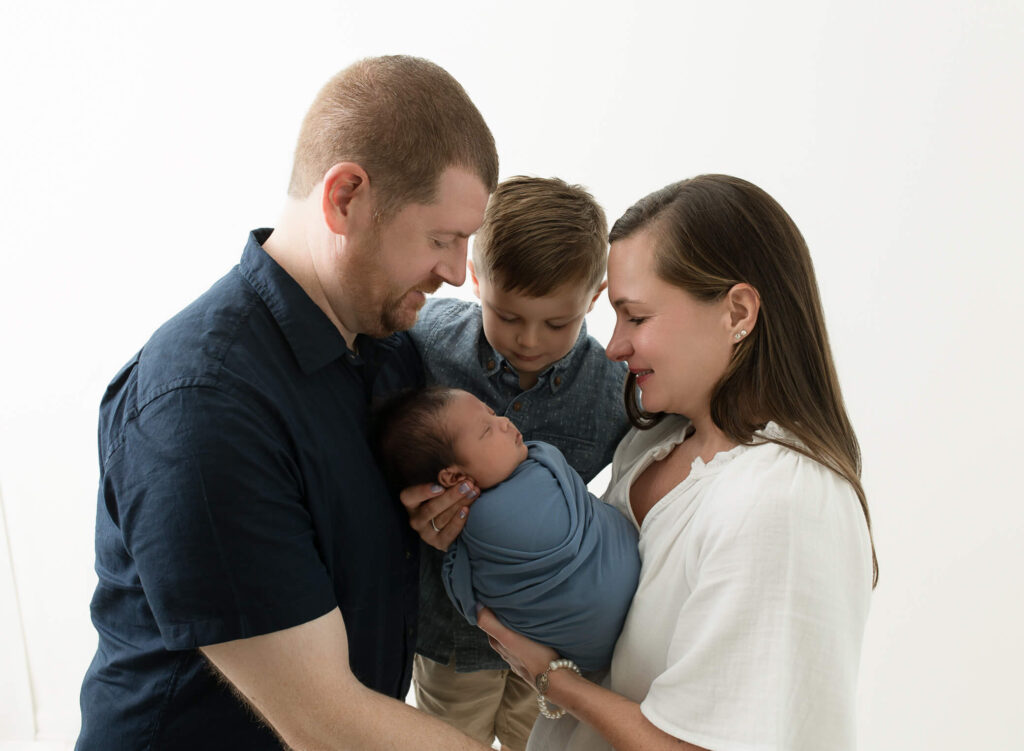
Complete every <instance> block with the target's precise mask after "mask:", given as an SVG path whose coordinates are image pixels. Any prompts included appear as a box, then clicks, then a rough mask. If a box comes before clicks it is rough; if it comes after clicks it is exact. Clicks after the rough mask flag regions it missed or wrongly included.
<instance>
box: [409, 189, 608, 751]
mask: <svg viewBox="0 0 1024 751" xmlns="http://www.w3.org/2000/svg"><path fill="white" fill-rule="evenodd" d="M607 237H608V229H607V223H606V221H605V217H604V212H603V211H602V210H601V208H600V206H598V205H597V203H596V202H595V201H594V199H593V197H592V196H591V195H590V194H589V193H588V192H587V191H585V190H583V189H582V188H580V187H579V186H573V185H568V184H566V183H565V182H563V181H562V180H558V179H540V178H530V177H514V178H511V179H509V180H506V181H505V182H503V183H501V184H500V185H499V186H498V188H497V190H496V191H495V192H494V194H493V195H492V196H491V200H490V202H489V203H488V206H487V212H486V214H485V217H484V223H483V226H482V227H481V228H480V229H479V230H478V231H477V233H476V236H475V238H474V242H473V257H472V261H471V262H470V265H469V271H470V276H471V280H472V283H473V290H474V292H475V293H476V295H477V297H478V298H479V299H480V304H479V305H478V304H476V303H471V302H465V301H462V300H451V299H431V300H429V301H428V302H427V304H426V305H425V306H424V308H423V310H422V311H421V312H420V315H419V318H418V320H417V323H416V326H415V327H414V328H413V329H412V331H411V334H412V337H413V341H414V342H415V343H416V347H417V349H418V350H419V352H420V355H421V356H422V358H423V362H424V366H425V369H426V377H427V383H441V384H444V385H446V386H451V387H455V388H460V389H464V390H466V391H468V392H470V393H471V394H473V395H474V396H476V397H477V398H479V399H480V400H481V401H482V402H484V403H485V404H487V405H488V406H489V407H491V408H492V409H493V410H494V411H495V412H496V413H498V414H499V415H503V416H506V417H508V418H509V419H511V420H512V422H513V423H514V424H515V426H516V428H517V429H518V430H519V431H521V432H522V434H523V437H524V438H525V439H526V440H541V441H545V442H547V443H550V444H552V445H554V446H556V447H557V448H558V449H559V450H560V451H561V452H562V453H563V454H564V455H565V457H566V459H567V460H568V462H569V464H570V465H571V466H572V467H573V469H575V470H576V471H577V472H578V473H579V474H580V476H581V477H582V478H583V480H584V482H590V480H592V479H593V478H594V476H595V475H597V473H598V472H600V471H601V469H603V468H604V467H605V466H606V465H607V464H608V463H609V462H610V461H611V458H612V454H613V453H614V451H615V447H616V446H617V445H618V442H619V439H620V438H622V436H623V435H624V434H625V432H626V429H627V428H628V422H627V420H626V414H625V408H624V406H623V397H622V393H623V386H624V383H625V378H626V367H625V365H624V364H623V363H613V362H611V361H610V360H608V358H607V357H605V354H604V348H603V347H601V345H600V344H598V342H597V341H596V340H594V339H593V338H591V337H590V336H588V335H587V333H586V325H585V323H584V321H583V319H584V316H585V315H586V313H587V312H589V311H590V310H591V309H592V307H593V305H594V303H595V302H596V301H597V298H598V297H599V296H600V294H601V292H602V291H603V290H604V288H605V282H604V275H605V269H606V266H607V259H608V242H607ZM470 513H471V514H472V511H471V512H470ZM442 558H443V554H442V553H439V552H438V551H436V550H433V549H432V548H428V547H427V546H425V545H424V546H422V557H421V568H420V617H419V636H418V639H417V645H416V651H417V653H418V654H417V655H416V660H415V663H414V668H413V685H414V687H415V695H416V702H417V704H418V705H419V707H420V708H421V709H423V710H425V711H427V712H429V713H431V714H434V715H436V716H438V717H441V718H442V719H445V720H447V721H448V722H450V723H451V724H453V725H455V726H456V727H458V728H460V729H461V730H462V731H463V732H465V733H467V734H468V735H471V736H473V737H475V738H478V739H479V740H481V741H482V742H484V743H491V742H492V740H493V738H494V737H495V736H497V737H498V739H499V740H500V741H501V743H502V746H503V748H505V749H506V751H522V750H523V749H524V748H525V747H526V739H527V737H528V736H529V733H530V728H531V727H532V726H533V722H534V720H535V718H536V716H537V704H536V700H535V691H534V689H533V687H532V686H528V685H527V684H526V683H525V682H524V681H522V680H520V679H519V678H518V676H516V675H515V674H514V673H512V672H511V671H510V670H508V666H507V665H506V664H505V663H504V662H503V661H502V660H501V658H499V657H498V656H497V654H495V652H494V651H493V650H491V648H490V646H489V645H488V643H487V636H486V634H484V633H483V632H482V631H480V630H479V629H477V628H475V627H473V626H471V625H470V624H469V623H467V622H466V620H465V619H464V618H463V617H462V615H461V614H460V613H459V612H458V611H457V610H456V609H455V608H454V607H453V606H452V604H451V603H450V602H449V600H448V597H447V596H446V595H445V592H444V587H443V584H442V579H441V563H442Z"/></svg>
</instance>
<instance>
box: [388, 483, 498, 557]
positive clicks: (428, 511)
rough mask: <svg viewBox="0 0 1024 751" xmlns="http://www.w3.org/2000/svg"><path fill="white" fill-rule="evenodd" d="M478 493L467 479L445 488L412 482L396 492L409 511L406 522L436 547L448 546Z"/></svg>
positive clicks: (440, 548) (464, 523) (426, 541)
mask: <svg viewBox="0 0 1024 751" xmlns="http://www.w3.org/2000/svg"><path fill="white" fill-rule="evenodd" d="M479 495H480V490H479V489H478V488H477V487H476V486H475V485H473V484H472V483H471V482H468V481H467V482H461V483H459V484H458V485H456V486H454V487H451V488H448V489H447V490H445V489H444V488H442V487H441V486H440V485H436V484H435V485H413V486H411V487H408V488H406V489H405V490H403V491H402V492H401V493H400V494H399V498H400V499H401V501H402V505H403V506H405V510H406V511H407V512H408V513H409V525H410V526H411V527H412V528H413V529H414V530H416V534H418V535H419V536H420V539H421V540H423V542H425V543H427V545H430V546H431V547H433V548H437V549H438V550H442V551H443V550H447V549H448V546H449V545H451V544H452V542H454V541H455V538H456V537H458V536H459V534H461V532H462V528H463V527H464V526H466V517H467V516H468V515H469V506H470V504H472V503H473V501H475V500H476V499H477V498H478V497H479Z"/></svg>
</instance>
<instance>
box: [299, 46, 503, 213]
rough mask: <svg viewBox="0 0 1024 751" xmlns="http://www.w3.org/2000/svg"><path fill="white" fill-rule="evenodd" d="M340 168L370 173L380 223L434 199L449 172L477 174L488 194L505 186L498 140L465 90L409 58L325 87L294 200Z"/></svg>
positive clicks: (348, 73) (370, 61)
mask: <svg viewBox="0 0 1024 751" xmlns="http://www.w3.org/2000/svg"><path fill="white" fill-rule="evenodd" d="M338 162H355V163H356V164H358V165H359V166H361V167H362V168H363V169H364V170H366V173H367V175H368V176H369V178H370V183H371V185H372V186H373V190H374V193H375V194H376V196H377V201H378V203H377V205H376V206H375V209H376V211H377V213H378V216H381V217H382V216H385V215H388V214H391V213H392V212H394V211H397V210H398V209H399V208H401V207H402V206H405V205H406V204H409V203H422V204H426V203H430V202H431V201H433V200H434V198H435V197H436V192H437V183H438V179H439V178H440V176H441V173H442V172H443V171H444V170H445V169H447V168H448V167H463V168H465V169H467V170H469V171H470V172H472V173H474V174H476V175H477V176H478V177H479V178H480V180H481V182H483V184H484V186H485V187H486V188H487V190H488V192H490V191H492V190H494V187H495V185H496V184H497V182H498V152H497V150H496V148H495V146H494V137H493V136H492V135H491V131H490V129H489V128H488V127H487V123H485V122H484V119H483V116H482V115H481V114H480V112H479V110H477V108H476V106H475V105H474V104H473V102H472V101H471V100H470V98H469V96H468V95H467V94H466V92H465V90H464V89H463V88H462V86H460V85H459V82H458V81H456V80H455V79H454V78H452V76H451V75H450V74H449V73H448V72H447V71H446V70H444V68H441V67H440V66H438V65H435V64H434V63H432V62H430V61H429V60H423V59H422V58H418V57H408V56H406V55H391V56H387V57H371V58H367V59H365V60H360V61H359V62H357V63H354V64H353V65H351V66H349V67H348V68H346V69H345V70H343V71H341V72H340V73H338V74H337V75H336V76H334V77H333V78H332V79H331V80H330V81H328V82H327V83H326V84H325V85H324V87H323V88H322V89H321V90H320V93H319V94H317V97H316V99H315V100H314V101H313V104H312V105H311V106H310V108H309V112H307V113H306V117H305V119H304V120H303V122H302V129H301V130H300V132H299V140H298V143H297V144H296V146H295V161H294V164H293V166H292V177H291V182H290V184H289V186H288V195H289V196H291V197H292V198H299V199H302V198H305V197H306V196H308V195H309V192H310V191H311V190H312V189H313V186H314V185H316V184H317V183H318V182H320V180H322V179H323V176H324V174H325V173H326V172H327V170H328V169H330V168H331V167H332V166H333V165H335V164H337V163H338Z"/></svg>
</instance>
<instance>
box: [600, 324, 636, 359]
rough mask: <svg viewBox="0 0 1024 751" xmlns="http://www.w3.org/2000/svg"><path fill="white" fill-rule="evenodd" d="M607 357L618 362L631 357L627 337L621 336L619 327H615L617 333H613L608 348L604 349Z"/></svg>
mask: <svg viewBox="0 0 1024 751" xmlns="http://www.w3.org/2000/svg"><path fill="white" fill-rule="evenodd" d="M604 353H605V355H607V357H608V359H609V360H615V361H616V362H618V361H621V360H625V359H626V358H628V357H629V353H630V348H629V343H628V342H627V341H626V339H625V337H623V336H620V335H619V327H618V326H616V327H615V331H613V332H612V338H611V339H609V340H608V346H607V347H605V349H604Z"/></svg>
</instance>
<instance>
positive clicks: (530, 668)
mask: <svg viewBox="0 0 1024 751" xmlns="http://www.w3.org/2000/svg"><path fill="white" fill-rule="evenodd" d="M476 623H477V625H478V626H479V627H480V628H482V629H483V630H484V631H485V632H486V633H487V636H488V642H489V643H490V645H491V649H493V650H494V651H495V652H497V653H498V654H499V655H501V657H502V659H503V660H505V662H507V663H508V664H509V665H510V666H511V668H512V669H513V670H514V671H515V672H516V673H517V674H518V675H519V677H520V678H522V679H523V680H525V681H527V682H528V683H529V684H530V685H531V686H532V685H534V680H535V678H536V677H537V674H538V673H542V672H544V670H545V668H547V666H548V663H550V662H551V661H552V660H557V659H558V653H557V652H555V650H553V649H551V647H545V646H544V645H543V644H538V643H537V642H535V641H532V640H530V639H528V638H526V637H525V636H523V635H522V634H517V633H516V632H515V631H512V630H511V629H509V628H506V627H505V626H504V625H503V624H502V623H501V621H499V620H498V618H497V617H496V616H495V615H494V613H493V612H491V609H490V608H482V609H481V610H480V612H478V613H477V614H476Z"/></svg>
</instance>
